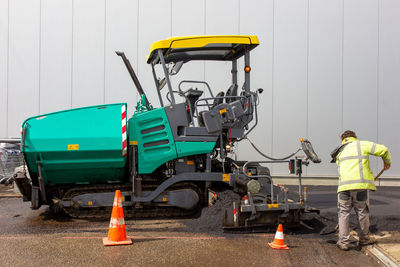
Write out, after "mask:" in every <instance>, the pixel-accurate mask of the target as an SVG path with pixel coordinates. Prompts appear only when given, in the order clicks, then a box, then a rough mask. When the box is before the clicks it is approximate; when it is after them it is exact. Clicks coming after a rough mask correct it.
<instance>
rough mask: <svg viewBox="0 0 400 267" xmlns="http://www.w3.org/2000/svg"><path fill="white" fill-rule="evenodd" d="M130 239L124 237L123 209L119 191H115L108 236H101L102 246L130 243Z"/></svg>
mask: <svg viewBox="0 0 400 267" xmlns="http://www.w3.org/2000/svg"><path fill="white" fill-rule="evenodd" d="M130 244H132V240H131V239H126V229H125V220H124V211H123V210H122V201H121V191H119V190H117V191H115V197H114V204H113V209H112V214H111V220H110V227H109V229H108V237H104V238H103V245H104V246H114V245H130Z"/></svg>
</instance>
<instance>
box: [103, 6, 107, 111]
mask: <svg viewBox="0 0 400 267" xmlns="http://www.w3.org/2000/svg"><path fill="white" fill-rule="evenodd" d="M106 39H107V0H104V48H103V49H104V51H103V57H104V67H103V104H105V103H106V66H107V65H106V63H107V57H106V51H107V49H106Z"/></svg>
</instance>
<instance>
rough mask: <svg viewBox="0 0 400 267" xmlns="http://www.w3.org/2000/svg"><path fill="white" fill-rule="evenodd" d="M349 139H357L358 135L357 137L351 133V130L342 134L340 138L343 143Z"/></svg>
mask: <svg viewBox="0 0 400 267" xmlns="http://www.w3.org/2000/svg"><path fill="white" fill-rule="evenodd" d="M347 137H354V138H357V135H356V133H355V132H353V131H350V130H347V131H345V132H344V133H342V135H341V136H340V138H341V139H342V141H343V140H344V139H346V138H347Z"/></svg>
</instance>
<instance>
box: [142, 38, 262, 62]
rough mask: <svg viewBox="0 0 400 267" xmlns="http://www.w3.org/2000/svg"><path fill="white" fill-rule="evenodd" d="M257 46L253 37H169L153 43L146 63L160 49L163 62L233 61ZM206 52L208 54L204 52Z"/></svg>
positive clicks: (150, 60) (155, 55) (154, 56)
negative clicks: (163, 58)
mask: <svg viewBox="0 0 400 267" xmlns="http://www.w3.org/2000/svg"><path fill="white" fill-rule="evenodd" d="M258 44H259V42H258V38H257V36H255V35H204V36H183V37H171V38H168V39H165V40H161V41H157V42H154V43H153V44H152V45H151V47H150V52H149V55H148V56H147V63H150V62H152V61H153V60H154V59H157V50H158V49H162V52H163V54H164V57H165V61H166V62H167V63H168V62H175V61H180V60H185V61H189V60H196V59H197V60H199V59H202V60H207V59H210V60H233V59H236V58H238V57H240V56H242V55H243V54H244V50H248V51H249V50H251V49H253V48H254V47H256V46H257V45H258ZM206 51H208V52H206Z"/></svg>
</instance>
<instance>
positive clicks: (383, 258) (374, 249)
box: [365, 245, 400, 267]
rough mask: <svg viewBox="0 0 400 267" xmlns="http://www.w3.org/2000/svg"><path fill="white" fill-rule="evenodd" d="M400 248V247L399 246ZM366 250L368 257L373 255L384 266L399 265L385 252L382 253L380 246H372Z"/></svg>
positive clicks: (392, 266)
mask: <svg viewBox="0 0 400 267" xmlns="http://www.w3.org/2000/svg"><path fill="white" fill-rule="evenodd" d="M399 246H400V245H399ZM365 250H366V251H367V253H366V254H367V255H369V254H370V255H372V256H373V257H375V258H376V259H377V260H378V261H379V262H381V263H382V264H383V265H384V266H387V267H398V266H399V263H398V262H397V261H396V260H395V259H393V258H392V256H391V255H390V254H389V253H385V251H382V249H381V248H380V247H379V246H378V245H372V246H368V247H365Z"/></svg>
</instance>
